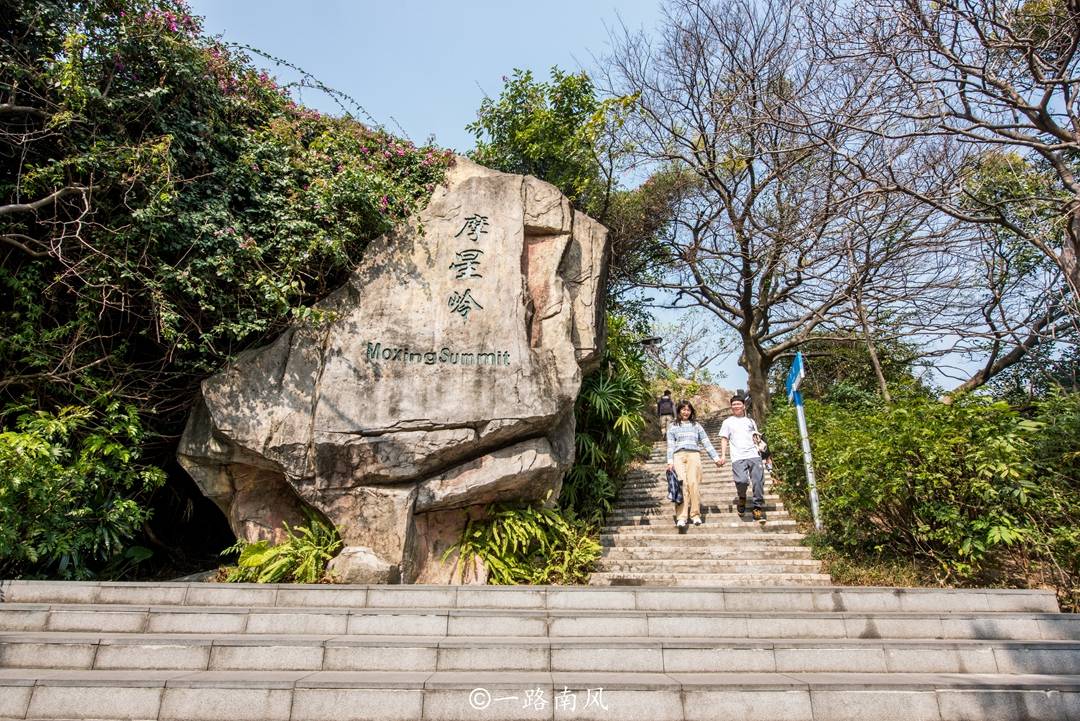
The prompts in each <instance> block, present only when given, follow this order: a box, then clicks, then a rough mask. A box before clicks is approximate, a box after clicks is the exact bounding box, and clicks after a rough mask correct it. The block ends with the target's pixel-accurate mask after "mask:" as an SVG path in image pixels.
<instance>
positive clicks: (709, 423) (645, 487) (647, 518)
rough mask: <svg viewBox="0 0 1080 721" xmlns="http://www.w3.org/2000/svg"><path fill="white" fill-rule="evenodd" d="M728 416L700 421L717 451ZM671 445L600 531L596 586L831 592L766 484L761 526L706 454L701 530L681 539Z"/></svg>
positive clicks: (626, 490)
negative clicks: (672, 495) (671, 482)
mask: <svg viewBox="0 0 1080 721" xmlns="http://www.w3.org/2000/svg"><path fill="white" fill-rule="evenodd" d="M725 417H726V415H716V416H713V417H711V418H707V419H705V420H704V421H703V422H702V427H703V428H704V429H705V432H706V433H708V434H709V439H710V440H711V441H712V443H713V445H714V446H715V447H716V449H717V451H719V450H720V445H719V440H718V436H717V433H718V432H719V430H720V424H721V423H722V422H723V420H724V418H725ZM666 452H667V445H666V442H665V441H663V440H661V441H657V442H656V443H654V444H653V447H652V452H651V454H650V456H649V458H648V459H647V460H646V461H644V462H643V463H640V464H638V465H637V466H636V467H635V468H633V469H632V471H631V473H630V475H629V478H628V479H627V483H626V485H625V486H624V487H623V488H622V490H621V492H620V494H619V496H618V498H617V499H616V501H615V508H614V511H613V513H612V514H611V516H610V517H609V518H608V524H607V526H606V527H605V528H604V529H603V533H602V535H601V543H602V544H603V546H604V555H603V557H602V558H601V560H600V562H599V565H598V567H597V570H598V572H597V573H595V574H593V577H592V579H591V581H590V583H592V584H593V585H641V584H645V585H662V586H724V587H730V586H804V585H805V586H828V585H829V584H830V583H831V581H830V579H829V576H828V575H827V574H824V573H822V572H821V564H820V563H819V562H818V561H816V560H814V559H813V558H812V557H811V555H810V549H809V548H807V547H805V546H803V545H801V542H802V540H803V535H802V534H801V533H799V531H798V529H797V527H796V523H795V521H794V520H792V518H791V516H790V515H789V514H788V512H787V509H786V508H784V504H783V501H781V500H780V497H779V496H777V495H776V494H775V493H773V492H772V481H771V479H770V478H768V477H766V482H765V503H766V506H765V510H766V516H767V520H766V522H765V524H764V525H762V524H759V523H757V522H755V521H754V520H753V518H752V517H751V514H750V509H749V504H748V508H747V512H746V513H745V514H743V515H741V516H740V515H739V513H738V510H737V509H736V507H735V498H736V492H735V484H734V481H733V479H732V475H731V463H730V462H729V463H727V464H725V465H724V467H723V468H722V469H721V468H717V467H716V465H715V464H714V463H712V462H711V460H709V459H708V457H707V456H706V455H705V454H702V485H701V505H702V519H703V521H704V525H701V526H690V527H689V528H687V529H684V530H683V531H681V532H680V530H679V529H677V528H675V526H674V512H675V511H674V504H672V503H671V502H670V501H668V500H667V483H666V481H665V476H664V471H665V469H666V467H667V457H666Z"/></svg>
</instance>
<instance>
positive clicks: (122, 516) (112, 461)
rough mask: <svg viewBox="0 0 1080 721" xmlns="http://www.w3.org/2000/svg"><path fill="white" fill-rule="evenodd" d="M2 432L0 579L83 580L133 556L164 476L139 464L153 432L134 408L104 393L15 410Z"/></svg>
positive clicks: (9, 416) (0, 454)
mask: <svg viewBox="0 0 1080 721" xmlns="http://www.w3.org/2000/svg"><path fill="white" fill-rule="evenodd" d="M3 421H4V426H5V427H8V426H10V427H11V429H10V430H6V431H4V432H2V433H0V577H4V578H13V577H18V576H23V575H36V574H47V575H53V576H58V577H60V578H69V579H70V578H85V577H86V576H88V575H89V568H90V567H91V566H94V565H98V566H100V565H102V564H104V563H107V562H109V561H112V562H113V563H114V570H117V569H116V567H115V564H117V563H122V562H123V560H124V554H125V552H126V551H129V550H130V551H132V553H128V555H127V558H128V559H131V558H133V555H132V554H133V553H137V552H138V551H134V550H132V549H125V545H126V543H127V541H128V539H130V538H131V537H132V536H134V535H135V534H136V533H137V532H138V531H139V529H140V527H141V526H142V524H143V523H144V522H145V521H146V519H147V511H146V508H145V500H146V497H147V495H148V494H149V493H151V492H152V491H153V490H154V489H155V488H157V487H158V486H160V485H161V484H162V483H163V481H164V474H163V473H162V472H161V471H160V470H158V469H156V468H154V467H152V466H144V465H142V464H140V463H139V454H140V450H139V449H140V446H141V444H142V442H143V438H144V436H145V431H144V430H143V428H142V426H141V424H140V423H139V417H138V414H137V413H136V412H135V409H134V408H132V407H131V406H121V405H120V404H119V403H117V402H115V401H107V400H104V399H103V400H102V401H101V402H100V403H99V404H98V405H97V407H93V408H92V407H87V406H65V407H63V408H60V409H59V410H57V411H56V412H55V413H50V412H47V411H33V410H31V409H28V408H22V409H17V408H9V414H8V415H6V416H5V417H4V418H3Z"/></svg>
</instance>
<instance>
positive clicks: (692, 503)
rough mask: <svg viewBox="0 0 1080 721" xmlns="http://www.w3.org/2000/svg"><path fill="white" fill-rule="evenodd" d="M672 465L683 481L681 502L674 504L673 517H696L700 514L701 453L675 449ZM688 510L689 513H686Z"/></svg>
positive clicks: (684, 518)
mask: <svg viewBox="0 0 1080 721" xmlns="http://www.w3.org/2000/svg"><path fill="white" fill-rule="evenodd" d="M672 460H673V465H674V466H675V473H676V474H677V475H678V476H679V478H681V479H682V482H683V502H682V503H679V504H676V506H675V519H676V520H678V519H680V518H681V519H683V520H684V521H686V520H688V519H690V518H698V517H699V516H701V497H700V496H699V495H698V494H699V487H700V486H701V453H700V451H677V452H676V453H675V456H674V458H673V459H672ZM688 511H689V513H688Z"/></svg>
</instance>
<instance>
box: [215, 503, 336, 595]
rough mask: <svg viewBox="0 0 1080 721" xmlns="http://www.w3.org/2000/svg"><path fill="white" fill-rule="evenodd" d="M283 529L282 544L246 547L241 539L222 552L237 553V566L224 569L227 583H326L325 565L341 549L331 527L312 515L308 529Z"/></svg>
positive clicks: (265, 542) (247, 545)
mask: <svg viewBox="0 0 1080 721" xmlns="http://www.w3.org/2000/svg"><path fill="white" fill-rule="evenodd" d="M283 525H284V528H285V537H286V538H285V541H283V542H282V543H279V544H277V545H271V543H270V542H269V541H265V540H264V541H255V542H254V543H249V542H247V541H245V540H243V539H239V540H237V542H236V543H235V544H234V545H232V546H230V547H229V548H226V549H225V550H224V551H222V553H221V555H222V556H230V555H232V554H234V553H239V554H240V557H239V558H238V559H237V562H236V565H235V566H232V567H226V568H225V578H224V580H225V581H226V582H227V583H319V582H320V581H323V580H326V564H327V563H328V562H329V561H330V559H331V558H333V557H334V555H335V554H336V553H337V552H338V551H339V550H340V549H341V537H340V536H339V535H338V532H337V529H336V528H334V526H332V525H330V524H327V523H323V522H322V521H321V520H319V519H318V518H316V517H315V516H313V515H309V516H308V523H307V525H301V526H290V525H289V524H288V523H285V524H283Z"/></svg>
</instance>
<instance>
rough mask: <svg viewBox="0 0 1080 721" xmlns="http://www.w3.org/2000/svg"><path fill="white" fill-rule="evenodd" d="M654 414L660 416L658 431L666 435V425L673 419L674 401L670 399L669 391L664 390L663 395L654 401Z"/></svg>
mask: <svg viewBox="0 0 1080 721" xmlns="http://www.w3.org/2000/svg"><path fill="white" fill-rule="evenodd" d="M656 415H658V416H660V431H661V432H662V433H663V434H664V436H665V437H666V436H667V428H668V425H670V424H671V422H672V421H673V420H675V403H674V402H673V401H672V400H671V391H664V395H662V396H660V399H659V400H658V401H656Z"/></svg>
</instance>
